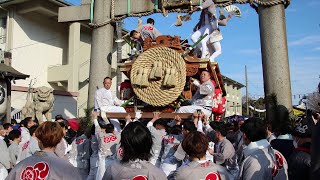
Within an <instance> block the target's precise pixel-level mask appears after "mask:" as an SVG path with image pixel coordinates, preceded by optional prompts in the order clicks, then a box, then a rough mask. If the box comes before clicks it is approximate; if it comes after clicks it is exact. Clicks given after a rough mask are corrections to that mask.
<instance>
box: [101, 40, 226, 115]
mask: <svg viewBox="0 0 320 180" xmlns="http://www.w3.org/2000/svg"><path fill="white" fill-rule="evenodd" d="M143 50H144V51H143V52H142V53H141V54H139V55H137V56H134V57H133V58H132V57H131V59H125V62H124V63H122V64H120V65H119V68H120V71H121V72H123V73H124V74H125V75H126V76H127V77H128V78H129V79H130V81H131V85H132V89H133V92H134V99H135V100H134V105H126V106H125V109H126V111H127V112H128V113H131V116H132V117H134V112H135V111H136V110H137V109H138V110H141V111H142V112H143V113H142V118H152V116H153V114H152V112H155V111H160V112H162V114H161V117H162V118H173V117H174V116H175V115H177V114H178V115H179V116H180V117H181V118H190V117H191V116H192V114H191V113H174V112H175V110H176V109H177V108H179V106H180V104H181V102H183V101H185V100H186V99H191V98H192V96H193V94H194V93H195V91H196V88H195V87H193V84H192V80H193V79H198V80H199V79H200V73H201V71H202V70H208V71H209V72H210V75H211V79H212V81H213V83H214V84H215V87H216V89H215V96H214V103H213V115H214V117H215V119H219V117H221V115H222V114H223V113H224V111H225V108H224V104H225V102H226V99H225V96H226V91H225V88H224V83H223V79H222V76H221V73H220V69H219V66H218V63H210V60H209V59H200V58H198V57H197V56H195V55H194V52H193V51H194V50H193V49H192V47H191V46H190V45H188V44H187V43H183V41H181V40H180V37H178V36H173V37H172V36H159V37H157V38H156V40H155V41H153V40H152V39H151V38H146V39H145V41H144V46H143ZM182 104H183V103H182ZM107 114H108V115H107V116H108V117H119V118H121V117H123V115H122V113H107Z"/></svg>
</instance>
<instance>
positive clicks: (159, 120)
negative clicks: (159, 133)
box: [153, 119, 167, 128]
mask: <svg viewBox="0 0 320 180" xmlns="http://www.w3.org/2000/svg"><path fill="white" fill-rule="evenodd" d="M156 125H160V126H163V127H164V128H166V127H167V123H166V121H165V120H163V119H158V120H156V121H155V122H154V123H153V126H154V127H156Z"/></svg>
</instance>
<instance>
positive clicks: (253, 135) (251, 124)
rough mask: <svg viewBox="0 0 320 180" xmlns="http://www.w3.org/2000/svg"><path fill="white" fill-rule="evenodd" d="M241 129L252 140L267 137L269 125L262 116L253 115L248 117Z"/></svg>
mask: <svg viewBox="0 0 320 180" xmlns="http://www.w3.org/2000/svg"><path fill="white" fill-rule="evenodd" d="M240 130H241V131H242V132H243V133H244V134H245V135H246V137H247V138H248V139H249V141H251V142H254V141H259V140H262V139H266V138H267V127H266V125H265V123H264V122H263V120H262V119H260V118H256V117H252V118H249V119H247V120H246V121H244V123H243V124H242V126H241V127H240Z"/></svg>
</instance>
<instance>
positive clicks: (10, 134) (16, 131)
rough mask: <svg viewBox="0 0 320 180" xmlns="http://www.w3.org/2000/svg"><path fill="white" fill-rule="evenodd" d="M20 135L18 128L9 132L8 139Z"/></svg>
mask: <svg viewBox="0 0 320 180" xmlns="http://www.w3.org/2000/svg"><path fill="white" fill-rule="evenodd" d="M20 136H21V132H20V131H19V130H12V131H10V132H9V135H8V139H10V140H11V141H13V140H14V139H17V138H19V137H20Z"/></svg>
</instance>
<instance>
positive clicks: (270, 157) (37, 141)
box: [0, 71, 320, 180]
mask: <svg viewBox="0 0 320 180" xmlns="http://www.w3.org/2000/svg"><path fill="white" fill-rule="evenodd" d="M210 83H211V80H210V76H209V73H208V72H207V71H203V72H202V73H201V76H200V82H196V83H195V84H198V90H197V92H196V93H195V95H194V96H193V99H192V100H191V102H190V103H191V105H189V106H184V107H181V109H180V110H178V112H182V111H183V112H193V118H192V119H184V120H182V119H181V118H180V117H179V116H176V117H175V118H174V119H172V120H165V119H162V118H161V114H160V113H154V116H153V118H152V119H151V120H150V121H147V120H145V119H141V116H142V114H141V113H139V112H137V113H136V115H135V117H134V119H132V118H131V117H130V115H127V116H126V117H125V120H124V123H121V120H118V119H108V118H107V117H106V112H125V110H124V108H123V107H121V106H120V105H121V104H123V103H124V101H123V100H119V99H118V98H117V97H116V96H115V95H114V93H113V92H111V90H110V88H111V86H112V79H111V78H109V77H106V78H105V79H104V81H103V86H104V87H102V88H100V89H98V90H97V92H96V96H95V109H94V111H93V114H92V118H91V119H92V123H91V124H92V127H91V128H90V127H87V124H85V125H83V124H81V122H84V121H80V125H79V129H78V130H77V131H74V130H73V129H72V128H70V124H69V122H68V121H67V120H65V119H64V118H63V117H62V116H61V115H57V116H56V117H55V120H54V121H52V122H51V121H47V122H45V123H42V124H40V125H39V124H38V122H37V121H36V120H33V119H32V118H25V119H24V120H22V121H21V122H20V123H17V122H16V121H15V120H12V121H11V124H9V123H6V124H3V125H1V126H0V135H1V136H0V137H1V139H0V152H1V156H0V179H5V178H6V179H8V180H13V179H22V180H29V179H87V180H101V179H181V180H182V179H183V180H188V179H190V180H194V179H221V180H224V179H227V180H229V179H248V180H249V179H259V178H261V177H262V178H263V179H279V180H280V179H281V180H282V179H290V180H291V179H293V180H294V179H301V178H306V179H309V178H310V171H311V169H310V168H311V136H312V132H313V129H314V126H315V124H317V122H318V121H319V119H320V115H319V113H318V114H314V115H313V116H311V118H310V117H309V118H308V117H306V118H304V119H303V120H301V121H299V122H297V124H296V126H294V127H292V126H290V124H289V123H287V124H282V125H281V126H279V127H277V128H276V129H274V131H273V129H272V126H271V125H270V123H266V122H265V121H263V120H262V119H259V118H255V117H252V118H249V119H247V120H240V121H233V122H231V123H225V122H221V121H209V119H210V118H209V116H208V114H210V113H209V110H208V109H206V107H207V105H208V104H210V103H211V102H210V99H211V98H210V97H212V90H213V88H212V84H210ZM207 111H208V112H207Z"/></svg>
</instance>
